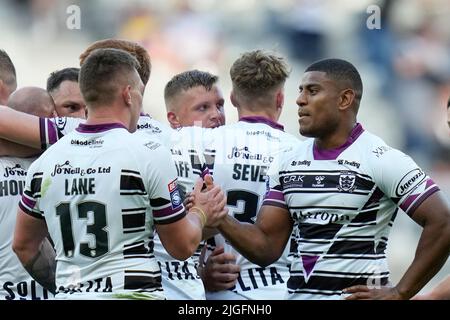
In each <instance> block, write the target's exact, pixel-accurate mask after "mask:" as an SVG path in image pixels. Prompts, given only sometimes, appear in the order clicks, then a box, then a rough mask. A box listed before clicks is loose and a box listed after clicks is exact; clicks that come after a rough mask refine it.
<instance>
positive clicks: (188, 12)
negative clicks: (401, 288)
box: [0, 0, 450, 292]
mask: <svg viewBox="0 0 450 320" xmlns="http://www.w3.org/2000/svg"><path fill="white" fill-rule="evenodd" d="M70 5H77V6H78V7H79V8H80V10H81V11H80V12H81V21H80V27H81V28H80V29H79V30H78V29H75V30H70V29H68V27H67V24H66V22H67V19H68V18H69V17H70V16H71V13H72V12H69V13H68V12H67V8H68V7H69V6H70ZM370 5H377V6H379V7H380V8H381V28H380V29H375V30H369V29H368V28H367V25H366V22H367V19H368V18H369V17H370V16H371V14H372V12H370V13H368V12H367V11H366V10H367V8H368V7H369V6H370ZM449 21H450V2H449V1H448V0H395V1H393V0H386V1H381V0H380V1H377V0H358V1H356V0H337V1H336V0H333V1H332V0H277V1H270V0H245V1H242V0H227V1H223V0H115V1H106V0H96V1H88V0H84V1H82V0H78V1H77V0H59V1H58V0H0V30H1V33H0V48H2V49H4V50H6V51H7V52H8V54H9V55H10V56H11V59H12V60H13V62H14V64H15V66H16V69H17V74H18V86H19V87H22V86H28V85H34V86H40V87H43V88H45V81H46V78H47V76H48V75H49V74H50V72H52V71H54V70H57V69H61V68H65V67H71V66H78V56H79V54H80V53H81V52H82V51H83V50H84V49H85V48H86V47H87V46H88V45H89V44H90V43H91V42H93V41H95V40H99V39H104V38H110V37H116V38H125V39H129V40H134V41H137V42H139V43H140V44H142V45H144V46H145V47H146V48H147V49H148V51H149V52H150V55H151V58H152V65H153V69H152V75H151V78H150V82H149V85H148V88H147V91H146V95H145V98H144V106H145V109H146V111H148V112H149V113H150V114H152V115H153V116H154V117H155V118H157V119H158V120H161V121H163V122H166V119H165V108H164V100H163V89H164V85H165V84H166V82H167V81H168V80H169V79H170V78H171V77H172V76H173V75H174V74H176V73H178V72H181V71H185V70H187V69H192V68H199V69H201V70H206V71H210V72H213V73H216V74H218V75H219V76H220V86H221V87H222V90H223V93H224V96H225V97H226V103H225V109H226V114H227V122H228V123H231V122H234V121H236V120H237V113H236V111H235V110H234V108H233V106H232V105H231V103H230V102H229V100H228V99H227V97H228V96H229V92H230V88H231V83H230V79H229V75H228V70H229V67H230V65H231V63H232V62H233V61H234V60H235V59H236V58H237V57H238V56H239V54H240V53H242V52H244V51H247V50H252V49H257V48H261V49H266V50H272V51H276V52H278V53H281V54H283V55H285V56H286V57H287V58H288V62H289V64H290V65H291V67H292V73H291V76H290V79H289V80H288V82H287V85H286V99H285V107H284V111H283V114H282V117H281V122H282V123H283V124H285V126H286V129H287V131H288V132H290V133H292V134H295V135H297V136H299V134H298V122H297V106H296V104H295V99H296V97H297V93H298V85H299V81H300V78H301V75H302V73H303V70H304V68H305V67H306V66H307V65H308V64H309V63H310V62H312V61H314V60H317V59H320V58H324V57H340V58H344V59H348V60H350V61H352V62H353V63H354V64H355V65H356V67H357V68H358V69H359V71H360V72H361V74H362V77H363V82H364V86H365V87H364V96H363V100H362V107H361V109H360V116H359V120H360V122H362V123H363V125H364V126H365V128H366V129H368V130H370V131H372V132H374V133H376V134H378V135H379V136H381V137H382V138H383V139H385V141H386V142H387V143H388V144H390V145H392V146H394V147H396V148H399V149H400V150H402V151H404V152H406V153H408V154H410V155H411V156H412V157H413V158H414V159H415V160H416V161H417V162H418V163H419V165H421V166H422V167H423V168H424V169H426V170H427V172H428V173H429V174H431V176H432V177H433V179H434V180H435V181H436V182H437V183H438V184H439V185H440V186H441V187H442V188H443V189H444V191H445V193H446V195H447V198H450V134H449V129H448V127H447V124H446V101H447V98H448V97H449V96H450V22H449ZM420 230H421V228H419V227H418V226H416V225H415V224H414V223H413V222H412V221H410V220H409V218H408V217H406V216H405V214H404V213H399V215H398V217H397V220H396V223H395V224H394V228H393V230H392V232H391V238H390V244H389V247H388V257H389V263H390V267H391V270H392V279H393V281H394V282H396V281H398V280H399V278H400V276H401V275H402V274H403V273H404V272H405V270H406V268H407V266H408V265H409V263H410V262H411V261H412V259H413V257H414V250H415V247H416V244H417V241H418V238H419V235H420ZM448 274H450V262H449V261H447V263H446V265H445V266H444V268H443V269H442V270H441V272H440V273H439V274H438V275H436V276H435V277H434V279H433V280H432V281H431V282H430V283H429V284H428V285H427V286H426V287H425V288H424V289H423V292H424V291H428V290H429V289H430V288H431V287H432V286H434V285H435V284H437V282H439V281H440V280H442V279H443V278H444V277H445V276H447V275H448Z"/></svg>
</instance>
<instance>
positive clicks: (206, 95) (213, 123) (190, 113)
mask: <svg viewBox="0 0 450 320" xmlns="http://www.w3.org/2000/svg"><path fill="white" fill-rule="evenodd" d="M174 103H176V106H175V110H177V111H176V112H175V113H176V116H177V118H178V121H179V123H180V125H181V126H182V127H187V126H201V127H204V128H216V127H219V126H221V125H223V124H225V114H224V108H223V105H224V99H223V95H222V92H221V91H220V90H219V88H218V87H217V86H212V87H211V90H209V91H208V90H206V89H205V87H203V86H198V87H194V88H191V89H189V90H186V91H183V92H182V93H180V94H179V95H178V97H177V98H176V100H175V102H174Z"/></svg>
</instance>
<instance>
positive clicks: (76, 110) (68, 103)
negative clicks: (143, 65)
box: [50, 80, 86, 118]
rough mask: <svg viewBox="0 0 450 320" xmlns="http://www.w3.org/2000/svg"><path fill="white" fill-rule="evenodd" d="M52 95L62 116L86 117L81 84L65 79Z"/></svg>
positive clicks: (56, 108)
mask: <svg viewBox="0 0 450 320" xmlns="http://www.w3.org/2000/svg"><path fill="white" fill-rule="evenodd" d="M50 95H51V96H52V98H53V101H54V102H55V110H56V113H57V114H58V116H60V117H73V118H86V104H85V103H84V99H83V96H82V95H81V92H80V86H79V85H78V83H77V82H74V81H68V80H67V81H63V82H61V84H60V85H59V88H57V89H56V90H54V91H52V92H51V93H50Z"/></svg>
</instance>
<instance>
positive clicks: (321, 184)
mask: <svg viewBox="0 0 450 320" xmlns="http://www.w3.org/2000/svg"><path fill="white" fill-rule="evenodd" d="M314 179H316V183H313V185H312V186H313V187H316V188H317V187H320V188H322V187H324V186H325V184H323V183H322V181H323V179H325V176H316V177H315V178H314Z"/></svg>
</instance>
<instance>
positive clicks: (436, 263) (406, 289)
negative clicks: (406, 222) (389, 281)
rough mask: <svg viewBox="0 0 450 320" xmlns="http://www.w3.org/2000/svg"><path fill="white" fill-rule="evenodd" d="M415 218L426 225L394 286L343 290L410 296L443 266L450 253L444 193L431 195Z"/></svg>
mask: <svg viewBox="0 0 450 320" xmlns="http://www.w3.org/2000/svg"><path fill="white" fill-rule="evenodd" d="M412 219H413V220H414V221H415V222H417V223H418V224H419V225H421V226H422V227H423V231H422V234H421V236H420V239H419V243H418V245H417V249H416V254H415V256H414V260H413V262H412V263H411V265H410V266H409V268H408V269H407V270H406V272H405V274H404V275H403V277H402V278H401V279H400V281H399V282H398V284H397V285H396V286H395V287H392V288H390V287H385V288H380V289H369V288H368V287H366V286H354V287H350V288H348V289H346V290H344V291H345V292H346V293H351V294H352V295H350V296H349V297H347V299H348V300H355V299H410V298H411V297H412V296H414V295H415V294H416V293H417V292H419V290H420V289H422V288H423V286H424V285H425V284H427V282H428V281H430V279H431V278H432V277H433V276H434V275H435V274H436V273H437V272H438V271H439V270H440V269H441V268H442V266H443V265H444V263H445V261H446V260H447V258H448V256H449V252H450V210H449V207H448V205H447V203H446V201H445V199H444V196H443V194H442V192H440V191H438V192H436V193H434V194H432V195H431V196H429V197H428V198H427V199H426V200H424V202H422V204H420V206H419V207H418V208H417V209H416V210H415V212H414V213H413V215H412Z"/></svg>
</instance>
